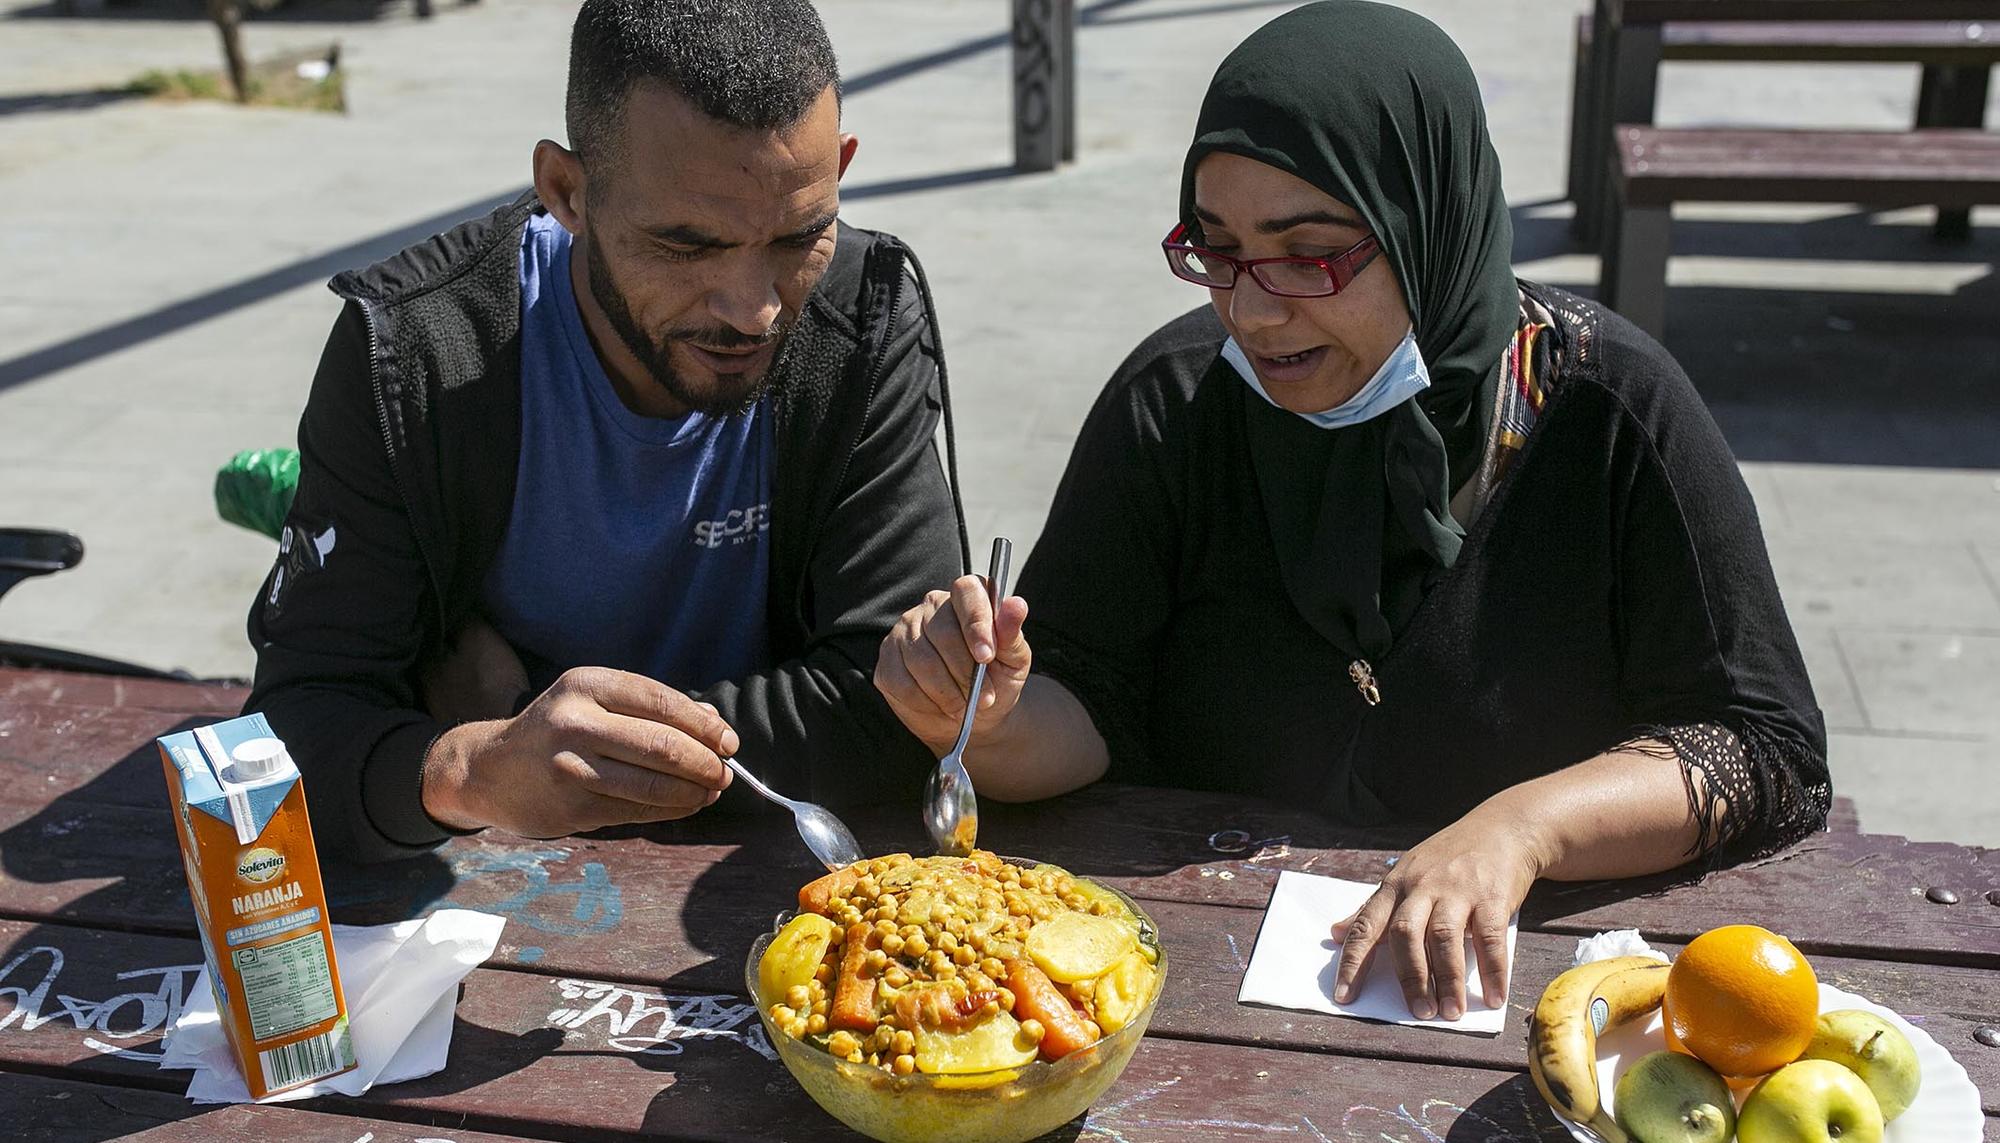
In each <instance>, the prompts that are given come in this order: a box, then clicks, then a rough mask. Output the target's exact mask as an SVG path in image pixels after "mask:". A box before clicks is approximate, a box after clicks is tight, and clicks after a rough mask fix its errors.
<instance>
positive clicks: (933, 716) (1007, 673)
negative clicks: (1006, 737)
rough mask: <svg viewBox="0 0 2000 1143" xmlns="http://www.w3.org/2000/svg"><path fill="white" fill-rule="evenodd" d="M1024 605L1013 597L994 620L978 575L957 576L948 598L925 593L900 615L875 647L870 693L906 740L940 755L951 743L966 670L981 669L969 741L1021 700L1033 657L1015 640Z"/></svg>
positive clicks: (967, 681)
mask: <svg viewBox="0 0 2000 1143" xmlns="http://www.w3.org/2000/svg"><path fill="white" fill-rule="evenodd" d="M1027 618H1028V603H1027V601H1026V600H1024V599H1022V598H1021V597H1020V596H1018V595H1011V596H1008V597H1007V598H1006V599H1004V600H1002V601H1001V602H1000V607H999V614H998V615H997V616H996V615H995V614H994V607H993V604H992V601H991V599H990V598H989V596H988V594H987V586H986V578H985V577H984V576H976V575H967V576H960V577H959V578H958V579H957V580H956V581H954V582H953V583H952V585H951V590H950V591H933V592H931V593H930V594H929V595H926V596H925V597H924V601H923V602H922V603H920V604H918V605H917V606H915V607H912V608H911V609H910V610H908V611H905V612H904V613H903V617H902V618H901V619H899V620H897V621H896V625H895V626H894V627H892V628H890V629H889V634H888V636H887V637H886V638H884V639H883V640H882V651H881V654H880V655H878V656H877V657H876V660H875V689H876V690H878V691H881V692H882V697H883V698H884V699H887V700H888V702H889V709H891V710H893V711H895V712H896V717H897V718H899V719H901V720H902V721H903V725H904V726H906V727H908V728H909V730H910V733H912V734H914V735H916V736H917V737H918V738H919V739H922V740H923V742H924V744H925V745H926V746H929V747H930V748H931V752H932V753H934V754H937V755H939V756H943V755H944V754H945V753H946V752H948V751H949V750H950V749H951V748H952V745H953V744H954V743H956V742H957V741H958V727H959V723H960V721H961V720H963V719H964V718H965V702H966V694H967V692H969V691H970V690H971V688H972V672H973V668H974V667H975V666H976V665H977V664H979V663H985V664H987V667H986V686H985V693H984V694H982V695H980V696H979V714H978V716H977V717H976V718H974V720H973V724H972V734H973V738H974V740H975V741H977V740H978V739H980V738H982V737H984V736H985V735H986V734H988V733H989V732H991V731H992V730H993V729H994V728H996V727H998V726H999V725H1000V724H1001V722H1003V721H1004V720H1005V719H1006V717H1007V715H1008V714H1009V713H1011V712H1012V711H1013V709H1014V706H1015V704H1016V703H1018V702H1019V701H1020V699H1021V687H1022V686H1023V685H1024V684H1025V683H1026V682H1027V681H1028V667H1029V665H1030V663H1031V662H1032V661H1033V658H1034V656H1033V654H1032V653H1031V652H1030V651H1029V649H1028V641H1027V639H1026V638H1024V637H1023V636H1022V634H1021V624H1022V623H1023V622H1025V621H1026V620H1027Z"/></svg>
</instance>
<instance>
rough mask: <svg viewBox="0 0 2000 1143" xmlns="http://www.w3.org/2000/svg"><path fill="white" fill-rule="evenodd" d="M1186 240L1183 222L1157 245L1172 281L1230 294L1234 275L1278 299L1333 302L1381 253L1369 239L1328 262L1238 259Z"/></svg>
mask: <svg viewBox="0 0 2000 1143" xmlns="http://www.w3.org/2000/svg"><path fill="white" fill-rule="evenodd" d="M1187 236H1188V226H1187V224H1186V223H1182V224H1180V225H1179V226H1176V227H1174V229H1173V233H1171V234H1169V235H1167V237H1166V240H1165V241H1163V242H1161V243H1160V249H1162V250H1165V251H1166V252H1167V267H1168V269H1171V270H1172V271H1173V272H1174V276H1175V277H1176V278H1180V279H1181V280H1183V281H1187V282H1193V283H1194V284H1195V285H1197V286H1207V287H1208V288H1209V289H1211V290H1230V289H1234V288H1235V287H1236V278H1237V275H1239V274H1248V275H1250V277H1251V279H1252V280H1253V281H1255V282H1256V283H1257V284H1258V285H1259V286H1261V287H1263V289H1264V292H1265V293H1267V294H1276V295H1277V296H1279V297H1281V298H1325V297H1331V296H1332V295H1334V294H1337V293H1339V292H1340V291H1342V290H1344V289H1346V288H1347V284H1348V283H1349V282H1352V281H1353V280H1354V279H1355V277H1356V276H1357V275H1359V274H1360V273H1361V271H1363V270H1365V269H1367V268H1368V264H1369V263H1370V262H1373V261H1374V260H1375V256H1376V255H1377V254H1380V253H1381V252H1382V246H1381V244H1380V243H1378V242H1376V241H1375V236H1374V235H1373V234H1371V235H1369V236H1368V237H1366V238H1363V239H1362V240H1361V241H1359V242H1356V243H1355V244H1354V245H1352V246H1349V247H1348V248H1347V249H1345V250H1343V251H1341V252H1340V253H1338V254H1335V255H1334V256H1333V257H1331V258H1244V259H1238V258H1231V257H1229V256H1228V255H1227V254H1217V253H1216V252H1215V251H1213V250H1204V249H1202V248H1201V247H1199V246H1196V245H1194V244H1193V243H1190V242H1187V241H1184V240H1185V239H1186V238H1187Z"/></svg>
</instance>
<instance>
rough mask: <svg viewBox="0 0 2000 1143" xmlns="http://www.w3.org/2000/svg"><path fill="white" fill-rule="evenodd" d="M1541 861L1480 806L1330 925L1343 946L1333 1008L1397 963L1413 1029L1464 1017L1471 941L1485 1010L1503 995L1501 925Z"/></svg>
mask: <svg viewBox="0 0 2000 1143" xmlns="http://www.w3.org/2000/svg"><path fill="white" fill-rule="evenodd" d="M1543 866H1544V859H1543V857H1542V855H1541V851H1540V847H1539V846H1538V845H1536V844H1535V842H1534V839H1533V838H1532V837H1531V836H1530V832H1529V830H1527V829H1526V828H1525V827H1524V826H1523V825H1522V823H1520V822H1519V821H1518V820H1516V819H1514V818H1513V817H1511V816H1509V815H1506V814H1504V813H1501V812H1499V811H1498V810H1497V809H1496V808H1495V807H1494V805H1493V804H1491V803H1489V804H1487V805H1484V806H1481V807H1480V808H1479V809H1476V810H1474V811H1472V812H1471V813H1469V814H1467V815H1466V816H1464V817H1462V818H1460V819H1459V820H1458V821H1456V822H1453V823H1452V824H1451V825H1449V826H1446V827H1445V828H1444V829H1442V830H1440V831H1438V832H1437V833H1435V834H1433V835H1431V836H1430V837H1429V838H1427V839H1425V840H1424V841H1423V843H1422V844H1420V845H1418V846H1416V847H1415V848H1413V849H1411V850H1410V851H1409V852H1407V853H1405V854H1403V856H1402V859H1401V860H1400V861H1398V862H1397V863H1396V867H1395V868H1394V869H1392V870H1390V872H1389V875H1388V876H1387V877H1384V878H1383V879H1382V887H1381V888H1380V889H1377V890H1376V891H1375V895H1374V896H1372V897H1370V898H1369V899H1368V901H1367V903H1366V904H1364V905H1362V906H1361V908H1360V909H1358V910H1356V911H1355V913H1354V915H1353V916H1351V917H1347V918H1345V919H1343V920H1340V921H1336V922H1335V923H1334V926H1333V938H1334V939H1335V940H1337V941H1341V942H1343V943H1342V946H1341V950H1340V967H1339V970H1338V971H1337V972H1336V974H1335V976H1334V999H1335V1001H1337V1002H1339V1003H1342V1004H1345V1003H1347V1002H1348V1001H1349V1000H1352V999H1353V997H1354V994H1355V993H1357V992H1359V991H1360V981H1361V980H1362V979H1363V978H1364V977H1365V975H1366V973H1367V971H1368V965H1369V963H1370V961H1372V960H1373V959H1374V957H1375V956H1376V955H1378V954H1381V953H1382V952H1383V950H1384V949H1385V948H1386V949H1387V955H1390V956H1393V957H1395V958H1396V977H1397V979H1398V980H1400V981H1401V982H1402V985H1403V999H1404V1000H1405V1001H1406V1002H1407V1003H1408V1004H1409V1006H1410V1014H1411V1015H1413V1016H1415V1017H1416V1018H1417V1019H1419V1020H1429V1019H1432V1018H1433V1017H1434V1016H1435V1017H1442V1018H1443V1019H1446V1020H1456V1019H1458V1018H1459V1017H1460V1016H1463V1015H1464V1014H1465V976H1466V971H1465V942H1466V938H1467V937H1470V938H1471V939H1472V948H1473V951H1474V955H1475V956H1476V957H1477V958H1478V965H1479V978H1480V981H1481V983H1482V984H1483V985H1484V986H1485V1001H1486V1007H1488V1008H1497V1007H1499V1006H1500V1004H1501V1002H1502V1001H1503V1000H1504V999H1505V998H1506V995H1507V976H1508V972H1509V970H1510V967H1511V966H1509V965H1508V963H1507V924H1508V921H1509V920H1510V919H1511V918H1512V917H1513V915H1514V910H1516V909H1518V908H1519V907H1520V905H1521V901H1522V899H1523V898H1525V897H1526V896H1527V895H1528V887H1529V886H1531V885H1533V884H1534V883H1535V879H1536V878H1537V877H1539V876H1541V872H1542V868H1543Z"/></svg>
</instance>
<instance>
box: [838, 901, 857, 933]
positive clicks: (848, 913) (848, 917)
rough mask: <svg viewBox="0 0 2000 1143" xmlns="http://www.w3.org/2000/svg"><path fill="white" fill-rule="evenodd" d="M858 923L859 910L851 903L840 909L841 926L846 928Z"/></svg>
mask: <svg viewBox="0 0 2000 1143" xmlns="http://www.w3.org/2000/svg"><path fill="white" fill-rule="evenodd" d="M860 923H861V910H859V909H857V908H855V907H854V906H852V905H849V906H848V907H847V908H845V909H842V910H841V911H840V924H841V927H842V928H848V927H851V926H854V925H858V924H860Z"/></svg>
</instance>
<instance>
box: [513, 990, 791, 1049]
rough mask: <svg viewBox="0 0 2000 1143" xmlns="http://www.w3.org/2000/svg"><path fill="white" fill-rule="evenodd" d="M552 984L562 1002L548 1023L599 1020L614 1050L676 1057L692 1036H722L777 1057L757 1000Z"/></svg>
mask: <svg viewBox="0 0 2000 1143" xmlns="http://www.w3.org/2000/svg"><path fill="white" fill-rule="evenodd" d="M556 989H557V991H559V992H560V993H561V994H562V999H563V1001H564V1002H565V1005H564V1007H561V1008H558V1009H556V1010H555V1011H553V1012H551V1013H549V1023H551V1024H554V1025H555V1026H556V1027H558V1028H563V1029H567V1030H568V1031H570V1032H572V1033H574V1032H581V1031H584V1030H586V1029H590V1028H592V1027H593V1026H595V1025H598V1024H600V1023H601V1024H602V1025H603V1027H602V1029H601V1030H602V1032H603V1035H604V1042H605V1044H606V1046H608V1047H610V1048H612V1049H614V1050H616V1051H620V1052H634V1053H644V1054H647V1055H657V1056H678V1055H680V1054H681V1053H682V1052H684V1051H686V1050H687V1042H688V1041H690V1040H724V1041H734V1042H735V1043H738V1044H741V1045H742V1046H743V1047H746V1048H748V1049H750V1050H751V1051H753V1052H755V1053H757V1054H758V1055H760V1056H762V1057H764V1058H765V1059H767V1060H776V1059H777V1058H778V1053H777V1051H776V1049H774V1048H772V1047H771V1041H770V1040H768V1039H766V1038H765V1036H764V1027H763V1025H762V1024H760V1023H758V1021H757V1007H756V1005H754V1004H751V1003H750V1002H749V1001H746V1000H743V999H740V998H738V997H734V996H665V995H661V994H659V993H653V992H642V991H640V990H639V989H636V988H626V987H624V986H622V985H616V984H604V983H600V982H598V981H593V980H558V981H557V982H556Z"/></svg>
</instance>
